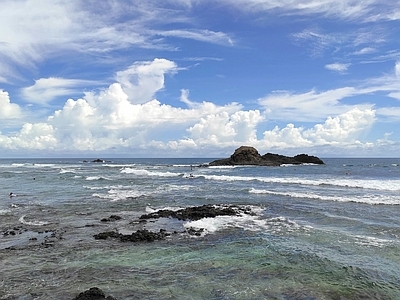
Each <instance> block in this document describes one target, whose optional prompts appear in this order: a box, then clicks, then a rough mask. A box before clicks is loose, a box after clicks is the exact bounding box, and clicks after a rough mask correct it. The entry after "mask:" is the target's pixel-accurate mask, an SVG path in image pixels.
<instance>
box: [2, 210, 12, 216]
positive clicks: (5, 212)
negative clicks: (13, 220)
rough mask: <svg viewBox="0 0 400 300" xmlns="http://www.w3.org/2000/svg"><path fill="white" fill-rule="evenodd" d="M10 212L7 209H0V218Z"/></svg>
mask: <svg viewBox="0 0 400 300" xmlns="http://www.w3.org/2000/svg"><path fill="white" fill-rule="evenodd" d="M10 212H11V210H9V209H0V216H4V215H6V214H8V213H10Z"/></svg>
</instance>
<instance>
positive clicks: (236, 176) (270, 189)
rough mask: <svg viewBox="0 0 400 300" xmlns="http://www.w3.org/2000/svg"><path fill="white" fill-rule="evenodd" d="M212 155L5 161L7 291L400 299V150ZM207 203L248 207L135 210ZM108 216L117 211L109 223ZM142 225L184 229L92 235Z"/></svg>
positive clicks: (1, 209) (2, 287)
mask: <svg viewBox="0 0 400 300" xmlns="http://www.w3.org/2000/svg"><path fill="white" fill-rule="evenodd" d="M208 161H210V159H110V160H109V161H107V162H105V163H92V162H83V161H82V160H79V159H42V160H39V159H36V160H0V190H1V191H2V196H1V198H0V199H1V201H0V260H1V272H0V299H72V298H74V297H75V296H76V295H77V294H79V292H82V291H84V290H86V289H88V288H90V287H93V286H97V287H99V288H101V289H102V290H103V291H104V292H105V293H106V295H113V296H114V297H115V298H117V299H400V219H399V215H400V205H399V204H400V160H399V159H324V161H325V163H326V164H325V165H322V166H315V165H304V166H282V167H236V168H211V167H198V166H199V165H201V164H203V163H206V162H208ZM190 174H192V176H190ZM10 192H13V193H15V194H16V196H15V197H9V193H10ZM203 204H234V205H239V206H243V207H247V208H249V209H251V211H252V215H244V214H242V215H239V216H235V217H226V216H225V217H217V218H213V219H211V218H206V219H201V220H198V221H191V222H189V221H178V220H175V219H160V220H158V221H155V222H148V223H147V224H145V225H144V224H142V223H139V222H138V218H139V217H140V216H141V215H142V214H145V213H149V212H152V211H156V210H158V209H163V208H170V209H178V208H184V207H189V206H198V205H203ZM111 215H118V216H121V217H122V219H121V220H118V221H115V222H101V219H103V218H108V217H110V216H111ZM143 227H146V228H147V229H149V230H154V231H158V230H159V229H160V228H165V229H167V230H168V231H169V232H171V233H172V232H173V231H177V232H178V233H176V234H171V236H169V237H168V238H167V239H166V240H162V241H155V242H152V243H138V244H137V243H136V244H134V243H129V242H127V243H123V242H120V241H118V240H116V239H108V240H105V241H104V240H95V239H94V237H93V235H94V234H97V233H100V232H104V231H110V230H114V231H117V232H120V233H124V234H126V233H131V232H133V231H136V230H137V229H141V228H143ZM190 227H194V228H204V232H203V234H202V236H200V237H197V236H196V237H195V236H190V235H188V234H187V233H183V232H184V230H185V229H187V228H190Z"/></svg>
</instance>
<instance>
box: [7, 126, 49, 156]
mask: <svg viewBox="0 0 400 300" xmlns="http://www.w3.org/2000/svg"><path fill="white" fill-rule="evenodd" d="M10 142H11V143H10ZM56 147H57V139H56V138H55V137H54V128H53V127H52V126H51V125H49V124H45V123H36V124H31V123H26V124H24V126H23V127H22V129H21V130H20V132H19V133H18V134H17V135H16V136H14V137H11V138H9V141H8V147H7V148H11V149H21V148H22V149H29V150H52V149H55V148H56Z"/></svg>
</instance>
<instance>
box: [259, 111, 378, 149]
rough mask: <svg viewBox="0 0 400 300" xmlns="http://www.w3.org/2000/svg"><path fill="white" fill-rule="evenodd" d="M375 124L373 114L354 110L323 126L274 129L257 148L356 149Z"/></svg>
mask: <svg viewBox="0 0 400 300" xmlns="http://www.w3.org/2000/svg"><path fill="white" fill-rule="evenodd" d="M374 122H375V111H374V110H371V109H364V110H361V109H359V108H357V107H355V108H353V109H351V110H349V111H347V112H345V113H343V114H341V115H339V116H337V117H328V118H327V119H326V121H325V122H324V123H323V124H316V125H315V126H314V127H313V128H310V129H304V128H303V127H298V128H296V127H295V126H294V125H293V124H288V125H287V126H286V127H285V128H282V129H279V127H277V126H276V127H275V128H274V129H272V130H267V131H265V132H264V138H263V140H262V141H260V147H262V148H267V149H268V148H300V147H303V148H304V147H315V146H324V145H331V146H335V145H338V146H339V145H340V146H342V147H346V146H348V145H354V144H357V145H359V144H361V143H360V142H359V141H358V140H357V139H358V138H359V137H360V136H362V135H363V134H365V133H366V132H368V130H369V129H370V128H371V126H372V125H373V124H374Z"/></svg>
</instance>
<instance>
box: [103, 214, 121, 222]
mask: <svg viewBox="0 0 400 300" xmlns="http://www.w3.org/2000/svg"><path fill="white" fill-rule="evenodd" d="M121 219H122V217H120V216H117V215H111V216H110V217H109V218H104V219H101V222H114V221H118V220H121Z"/></svg>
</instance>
